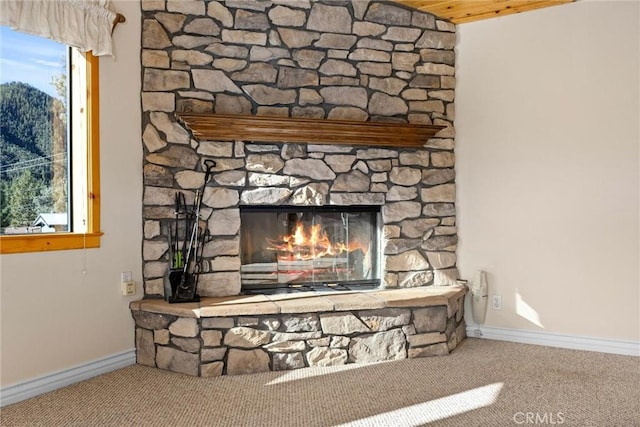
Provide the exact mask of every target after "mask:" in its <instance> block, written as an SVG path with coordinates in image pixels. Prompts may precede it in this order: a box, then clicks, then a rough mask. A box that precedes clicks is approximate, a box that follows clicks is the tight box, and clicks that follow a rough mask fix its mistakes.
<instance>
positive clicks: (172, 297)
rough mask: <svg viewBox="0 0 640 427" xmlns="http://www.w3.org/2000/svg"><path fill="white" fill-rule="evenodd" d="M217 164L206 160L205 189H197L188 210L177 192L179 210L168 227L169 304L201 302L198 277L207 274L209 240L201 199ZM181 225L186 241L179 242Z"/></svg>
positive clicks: (166, 289) (166, 287) (167, 290)
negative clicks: (204, 254) (207, 245)
mask: <svg viewBox="0 0 640 427" xmlns="http://www.w3.org/2000/svg"><path fill="white" fill-rule="evenodd" d="M215 165H216V162H215V161H213V160H210V159H207V160H205V161H204V166H205V175H204V182H203V184H202V187H201V188H200V189H198V190H196V195H195V201H194V203H193V206H191V208H189V207H188V206H187V204H186V202H185V197H184V194H183V193H181V192H178V193H176V210H175V218H174V221H173V224H172V226H170V227H169V233H168V234H169V264H170V268H169V278H168V286H167V281H165V300H166V301H168V302H169V303H181V302H198V301H200V296H199V295H198V294H197V289H198V277H199V275H200V274H201V273H204V272H206V271H208V270H209V269H208V268H205V266H204V261H203V259H202V254H203V249H204V244H205V243H206V242H207V241H208V240H209V239H210V236H209V230H208V228H207V226H206V224H205V225H204V227H200V220H201V218H200V208H201V207H202V196H203V194H204V189H205V186H206V185H207V183H208V182H209V178H210V177H211V169H212V168H213V167H215ZM180 223H183V227H182V228H183V238H182V239H180V228H181V227H180Z"/></svg>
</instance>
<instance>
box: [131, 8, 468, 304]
mask: <svg viewBox="0 0 640 427" xmlns="http://www.w3.org/2000/svg"><path fill="white" fill-rule="evenodd" d="M279 3H281V2H270V1H254V0H249V1H239V0H233V1H231V0H229V1H226V2H215V1H211V2H203V1H184V2H179V1H143V2H142V3H141V4H142V9H143V37H142V38H143V42H142V44H143V51H142V66H143V92H142V109H143V134H142V139H143V143H144V152H145V164H144V200H143V206H144V207H143V209H144V210H143V217H144V237H145V240H144V244H143V257H144V272H143V274H144V291H145V297H162V296H163V293H164V281H165V279H166V275H167V267H168V232H169V223H170V221H171V219H172V218H173V215H174V207H173V206H172V204H173V201H174V199H175V198H174V195H175V193H176V192H183V193H185V195H186V197H187V202H188V203H190V202H192V201H193V198H194V192H195V189H196V188H198V187H199V186H200V185H201V183H202V179H203V167H202V163H203V161H204V160H206V159H213V160H215V161H216V164H217V165H216V167H215V168H214V170H213V176H212V179H211V182H210V184H209V185H208V186H207V188H206V190H205V194H204V199H203V203H204V205H203V210H202V213H203V218H204V219H205V220H206V223H207V226H208V228H209V231H210V233H211V235H212V236H213V239H212V241H211V242H209V243H208V244H207V245H206V247H205V248H204V256H205V258H206V259H207V262H208V263H209V266H210V269H208V271H209V273H206V274H203V275H202V276H201V277H200V278H199V282H198V283H199V293H200V294H201V295H202V296H224V295H237V294H239V293H240V292H241V289H242V286H241V259H240V258H241V257H240V229H241V215H240V210H241V207H245V206H274V205H287V206H318V207H321V206H351V205H367V206H377V207H379V208H380V211H381V222H382V224H381V233H380V241H379V247H380V252H381V255H380V259H379V263H380V265H381V274H380V281H381V287H382V288H395V287H414V286H425V285H432V284H436V285H437V284H448V283H452V282H453V281H454V280H455V278H456V277H457V271H456V255H455V249H456V245H457V231H456V227H455V222H456V221H455V207H454V202H455V184H454V179H455V173H454V154H453V148H454V142H453V136H454V133H453V126H452V123H453V114H454V104H453V99H454V87H455V78H454V76H453V74H454V51H453V48H454V44H455V26H453V25H452V24H450V23H447V22H445V21H441V20H438V19H437V18H436V17H434V16H432V15H429V14H425V13H421V12H417V11H412V10H410V9H406V8H404V7H402V6H399V5H396V4H390V3H385V2H368V1H358V2H346V3H345V4H340V5H338V4H336V3H335V2H327V3H323V2H313V3H310V2H306V1H295V2H285V3H283V4H279ZM176 112H177V113H181V112H198V113H215V114H240V115H265V116H275V117H282V116H285V117H294V118H295V117H303V118H304V117H308V118H316V119H348V120H362V121H374V122H385V121H386V122H390V123H397V122H410V123H423V124H434V125H441V126H444V129H443V130H442V131H440V132H439V133H438V134H437V135H436V136H435V137H434V138H431V139H429V140H426V141H424V145H423V146H422V147H419V148H407V147H366V146H355V145H354V146H350V145H349V141H348V138H347V140H345V141H342V142H341V143H340V144H334V145H331V144H305V143H286V142H284V141H283V142H281V143H260V142H259V141H255V142H254V141H242V140H237V141H218V140H199V139H195V138H194V137H193V135H192V134H191V133H190V132H189V131H188V129H187V128H185V127H184V126H183V125H181V124H180V123H179V122H178V121H177V119H176V117H175V116H174V113H176Z"/></svg>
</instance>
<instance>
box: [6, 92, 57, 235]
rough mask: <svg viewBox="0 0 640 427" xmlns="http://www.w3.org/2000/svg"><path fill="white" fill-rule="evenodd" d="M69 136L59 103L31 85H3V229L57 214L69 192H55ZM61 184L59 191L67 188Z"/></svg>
mask: <svg viewBox="0 0 640 427" xmlns="http://www.w3.org/2000/svg"><path fill="white" fill-rule="evenodd" d="M53 111H58V113H57V114H54V113H53ZM54 126H57V127H58V128H57V129H54ZM65 133H66V129H65V124H64V106H63V105H62V103H61V102H60V101H59V100H56V99H55V98H54V97H52V96H50V95H48V94H47V93H45V92H43V91H41V90H39V89H36V88H34V87H32V86H30V85H28V84H26V83H21V82H11V83H4V84H1V85H0V182H1V185H0V203H1V205H0V207H1V212H0V214H1V215H0V219H1V224H0V226H2V227H5V226H7V225H14V226H21V225H28V223H30V221H33V220H34V219H35V218H36V216H37V214H39V213H48V212H54V200H57V199H60V198H61V197H66V196H65V195H64V194H63V193H66V191H64V190H58V191H56V190H54V189H52V187H53V186H54V184H53V181H54V178H53V176H54V174H57V175H60V173H59V172H54V159H60V160H62V163H64V159H65V156H66V154H65V151H66V149H65V146H66V144H65V142H64V139H65V138H64V135H65ZM54 135H57V136H58V138H57V141H58V142H57V145H58V147H57V148H56V147H54V140H56V138H54ZM55 152H57V153H58V154H57V155H54V153H55ZM59 164H60V162H58V165H59ZM62 173H63V174H64V172H62ZM61 179H63V178H59V179H58V180H57V181H58V182H60V184H56V186H57V187H58V188H61V187H62V186H64V183H63V181H60V180H61ZM64 180H65V181H66V178H64ZM56 204H57V202H56ZM65 209H66V207H65ZM34 215H36V216H34Z"/></svg>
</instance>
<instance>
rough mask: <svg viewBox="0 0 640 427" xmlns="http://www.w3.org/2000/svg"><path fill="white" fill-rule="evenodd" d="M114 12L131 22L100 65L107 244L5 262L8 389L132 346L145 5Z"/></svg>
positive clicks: (138, 266) (124, 5) (138, 267)
mask: <svg viewBox="0 0 640 427" xmlns="http://www.w3.org/2000/svg"><path fill="white" fill-rule="evenodd" d="M115 5H116V8H117V10H118V11H119V12H121V13H122V14H124V15H125V16H126V18H127V22H126V23H124V24H119V25H118V27H117V28H116V30H115V33H114V39H115V45H116V52H115V53H116V58H115V59H114V58H101V60H100V113H101V114H100V116H101V131H100V140H101V147H100V168H101V196H102V217H101V220H102V225H101V228H102V231H103V232H104V236H103V238H102V247H101V248H99V249H88V250H86V251H84V250H73V251H57V252H50V253H35V254H16V255H3V256H2V258H1V259H0V263H1V276H0V277H1V296H2V298H1V320H2V337H1V342H2V347H1V352H2V362H1V363H2V364H1V366H2V370H1V376H2V381H1V385H2V387H6V386H9V385H12V384H15V383H20V382H23V381H25V380H28V379H31V378H34V377H38V376H41V375H44V374H48V373H52V372H56V371H59V370H62V369H66V368H69V367H72V366H75V365H78V364H83V363H86V362H90V361H93V360H95V359H99V358H102V357H105V356H110V355H113V354H116V353H120V352H124V351H127V350H131V349H132V348H133V347H134V345H135V343H134V335H133V334H134V325H133V321H132V319H131V313H130V311H129V308H128V305H129V302H130V301H132V300H134V299H139V298H141V296H142V292H140V291H141V286H142V261H141V241H142V225H141V224H142V220H141V210H142V203H141V202H142V144H141V142H140V59H139V58H140V5H139V3H138V2H137V1H126V2H125V1H117V2H115ZM83 271H85V272H86V274H83ZM121 271H132V272H133V276H134V279H135V280H136V281H137V282H138V295H137V296H135V297H124V296H121V295H120V289H119V281H120V272H121Z"/></svg>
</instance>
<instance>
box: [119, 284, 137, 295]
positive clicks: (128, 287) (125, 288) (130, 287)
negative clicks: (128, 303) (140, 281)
mask: <svg viewBox="0 0 640 427" xmlns="http://www.w3.org/2000/svg"><path fill="white" fill-rule="evenodd" d="M121 290H122V295H124V296H131V295H135V293H136V282H123V283H122V288H121Z"/></svg>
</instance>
